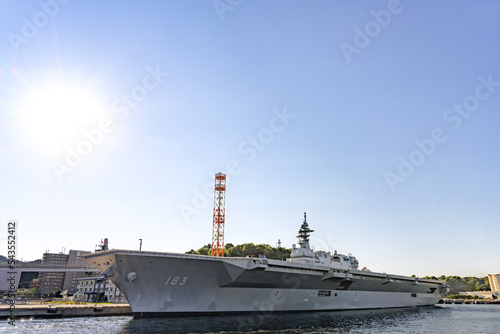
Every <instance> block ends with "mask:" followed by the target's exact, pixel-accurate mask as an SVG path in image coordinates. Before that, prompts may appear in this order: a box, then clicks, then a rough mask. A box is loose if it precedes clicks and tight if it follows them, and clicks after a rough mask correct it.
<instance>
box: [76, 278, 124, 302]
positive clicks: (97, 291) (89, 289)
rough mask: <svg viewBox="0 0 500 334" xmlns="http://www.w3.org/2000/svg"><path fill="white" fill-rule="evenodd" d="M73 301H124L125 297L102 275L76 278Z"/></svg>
mask: <svg viewBox="0 0 500 334" xmlns="http://www.w3.org/2000/svg"><path fill="white" fill-rule="evenodd" d="M73 300H74V301H80V302H95V303H98V302H110V303H126V302H127V299H126V298H125V296H124V295H123V293H122V292H121V291H120V290H119V289H118V288H117V287H116V285H115V284H114V283H113V282H111V281H110V280H109V279H107V278H106V277H104V276H99V277H88V278H80V279H77V280H76V290H75V294H74V295H73Z"/></svg>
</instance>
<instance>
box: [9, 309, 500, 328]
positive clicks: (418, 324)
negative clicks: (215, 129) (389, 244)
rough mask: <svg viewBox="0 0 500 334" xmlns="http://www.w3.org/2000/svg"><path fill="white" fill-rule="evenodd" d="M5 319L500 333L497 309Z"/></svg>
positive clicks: (79, 324) (41, 323)
mask: <svg viewBox="0 0 500 334" xmlns="http://www.w3.org/2000/svg"><path fill="white" fill-rule="evenodd" d="M15 324H16V326H15V328H13V326H10V325H8V324H7V322H6V321H3V323H2V324H1V325H0V333H40V334H42V333H43V334H45V333H47V334H49V333H50V334H54V333H64V334H70V333H78V334H85V333H117V334H128V333H259V334H264V333H273V334H274V333H325V334H326V333H342V334H348V333H349V334H351V333H353V334H354V333H356V334H374V333H380V334H389V333H394V334H396V333H398V334H420V333H422V334H423V333H425V334H437V333H455V334H500V305H492V304H490V305H465V304H464V305H444V306H441V307H430V308H419V309H404V310H384V311H381V310H371V311H349V312H348V311H342V312H317V313H288V314H260V313H255V314H249V315H234V316H216V317H184V318H156V319H133V318H132V317H131V316H111V317H91V318H89V317H85V318H60V319H33V320H17V321H16V322H15Z"/></svg>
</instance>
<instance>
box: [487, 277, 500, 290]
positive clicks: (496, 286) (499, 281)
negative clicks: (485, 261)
mask: <svg viewBox="0 0 500 334" xmlns="http://www.w3.org/2000/svg"><path fill="white" fill-rule="evenodd" d="M488 279H489V281H490V289H491V291H496V292H500V274H488Z"/></svg>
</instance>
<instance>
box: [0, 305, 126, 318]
mask: <svg viewBox="0 0 500 334" xmlns="http://www.w3.org/2000/svg"><path fill="white" fill-rule="evenodd" d="M11 310H12V308H10V306H9V305H0V319H6V318H8V317H10V315H11V313H12V312H11ZM13 310H14V312H15V313H14V316H15V317H16V319H25V318H32V319H35V318H61V317H98V316H111V315H132V310H131V309H130V306H129V305H128V304H73V305H72V304H27V305H15V308H14V309H13Z"/></svg>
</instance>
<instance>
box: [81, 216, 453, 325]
mask: <svg viewBox="0 0 500 334" xmlns="http://www.w3.org/2000/svg"><path fill="white" fill-rule="evenodd" d="M312 232H314V231H313V230H311V229H310V228H309V225H308V223H307V216H306V214H305V213H304V220H303V222H302V225H301V227H300V230H299V232H298V236H297V238H298V239H299V242H298V243H299V246H300V247H296V246H295V245H293V247H292V250H291V255H290V258H287V259H285V260H273V259H266V258H263V257H258V258H255V257H215V256H206V255H196V254H177V253H163V252H149V251H134V250H114V249H113V250H109V249H108V247H107V244H106V247H102V250H101V251H96V252H95V253H88V254H86V255H83V257H84V258H85V260H86V261H87V262H89V263H91V264H92V265H94V266H95V267H96V268H98V269H99V270H100V271H101V272H102V275H104V276H106V277H108V278H109V279H110V280H111V281H112V282H113V283H114V284H116V286H117V287H118V288H119V289H120V291H122V293H123V294H125V296H126V297H127V300H128V302H129V304H130V307H131V309H132V312H133V314H134V318H148V317H169V316H186V315H220V314H229V313H252V312H259V313H268V312H308V311H338V310H363V309H365V310H366V309H385V308H405V307H421V306H432V305H435V304H436V303H438V301H439V300H440V299H441V297H442V295H444V294H446V293H447V292H448V291H449V288H448V285H447V284H446V283H445V282H443V281H439V280H431V279H422V278H418V277H409V276H401V275H392V274H386V273H380V272H372V271H368V270H359V269H358V266H359V265H358V261H357V260H356V258H355V257H354V256H352V255H342V254H338V253H337V252H336V251H335V252H333V254H332V253H331V252H326V251H314V250H313V249H312V248H311V246H310V245H309V237H310V233H312ZM106 241H107V240H106Z"/></svg>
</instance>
